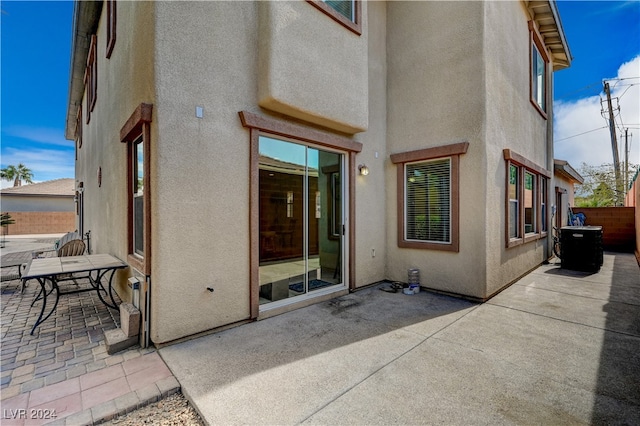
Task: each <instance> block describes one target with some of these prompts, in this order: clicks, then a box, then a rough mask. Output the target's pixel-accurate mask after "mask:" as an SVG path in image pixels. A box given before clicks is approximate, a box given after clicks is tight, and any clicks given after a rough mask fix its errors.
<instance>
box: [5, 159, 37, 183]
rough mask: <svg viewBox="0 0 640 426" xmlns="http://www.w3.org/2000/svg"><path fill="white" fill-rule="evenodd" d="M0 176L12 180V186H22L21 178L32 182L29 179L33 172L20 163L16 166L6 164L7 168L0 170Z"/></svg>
mask: <svg viewBox="0 0 640 426" xmlns="http://www.w3.org/2000/svg"><path fill="white" fill-rule="evenodd" d="M0 174H1V176H0V177H1V178H2V179H3V180H13V186H14V187H15V186H22V180H23V179H24V181H25V182H26V183H33V181H32V180H31V179H32V178H33V172H31V169H28V168H27V166H25V165H24V164H22V163H19V164H18V167H16V166H7V168H5V169H2V170H0Z"/></svg>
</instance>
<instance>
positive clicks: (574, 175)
mask: <svg viewBox="0 0 640 426" xmlns="http://www.w3.org/2000/svg"><path fill="white" fill-rule="evenodd" d="M553 173H554V174H555V175H558V176H561V177H563V178H564V179H566V180H568V181H569V182H571V183H579V184H581V183H583V182H584V178H583V177H582V176H580V173H578V172H576V170H575V169H574V168H573V167H571V164H569V162H567V161H565V160H556V159H554V160H553Z"/></svg>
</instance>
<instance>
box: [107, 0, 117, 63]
mask: <svg viewBox="0 0 640 426" xmlns="http://www.w3.org/2000/svg"><path fill="white" fill-rule="evenodd" d="M116 8H117V7H116V0H107V50H106V57H107V59H109V58H111V53H112V52H113V48H114V46H115V45H116V16H117V15H116Z"/></svg>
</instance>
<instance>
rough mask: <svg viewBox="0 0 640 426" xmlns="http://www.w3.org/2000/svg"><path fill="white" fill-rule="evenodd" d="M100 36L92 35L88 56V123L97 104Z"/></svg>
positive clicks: (85, 81)
mask: <svg viewBox="0 0 640 426" xmlns="http://www.w3.org/2000/svg"><path fill="white" fill-rule="evenodd" d="M97 44H98V38H97V36H96V35H95V34H93V35H92V36H91V44H89V55H88V56H87V68H86V70H85V73H84V87H85V93H86V97H87V99H86V100H87V123H88V122H89V121H90V120H91V112H92V111H93V107H94V106H95V105H96V97H97V92H98V64H97V58H96V45H97Z"/></svg>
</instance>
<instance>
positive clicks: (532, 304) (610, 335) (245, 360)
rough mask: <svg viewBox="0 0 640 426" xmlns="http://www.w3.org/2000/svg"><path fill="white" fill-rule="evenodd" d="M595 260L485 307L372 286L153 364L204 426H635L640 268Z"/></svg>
mask: <svg viewBox="0 0 640 426" xmlns="http://www.w3.org/2000/svg"><path fill="white" fill-rule="evenodd" d="M604 262H605V263H604V265H603V268H602V269H601V271H600V272H599V273H597V274H586V273H579V272H572V271H567V270H563V269H561V268H560V265H559V264H550V265H544V266H541V267H540V268H538V269H537V270H535V271H534V272H533V273H531V274H529V275H527V276H526V277H524V278H523V279H521V280H520V281H518V282H517V283H516V284H514V285H513V286H511V287H510V288H508V289H507V290H505V291H504V292H502V293H500V294H499V295H498V296H496V297H494V298H493V299H491V300H490V301H489V302H487V303H484V304H473V303H470V302H467V301H464V300H461V299H455V298H451V297H447V296H441V295H436V294H433V293H427V292H424V291H423V292H421V293H420V294H418V295H413V296H407V295H404V294H402V293H396V294H390V293H385V292H382V291H379V290H378V289H377V288H376V287H374V288H369V289H366V290H363V291H359V292H356V293H353V294H349V295H347V296H344V297H341V298H338V299H334V300H331V301H328V302H325V303H321V304H317V305H314V306H310V307H308V308H304V309H300V310H297V311H294V312H290V313H287V314H284V315H280V316H277V317H273V318H269V319H266V320H264V321H259V322H256V323H251V324H248V325H244V326H242V327H238V328H234V329H230V330H226V331H223V332H220V333H216V334H212V335H209V336H206V337H202V338H199V339H195V340H191V341H187V342H184V343H180V344H176V345H173V346H169V347H165V348H163V349H160V355H161V356H162V358H163V359H164V361H165V362H166V363H167V365H168V366H169V368H170V369H171V371H172V372H173V374H174V375H175V377H176V378H177V379H178V381H179V382H180V385H181V387H182V391H183V393H184V394H185V395H186V396H187V398H188V399H189V400H190V401H191V402H192V403H193V404H194V406H195V407H196V409H197V410H198V411H199V413H200V414H201V415H202V416H203V418H204V419H206V421H207V423H209V424H225V425H227V424H279V425H283V424H297V423H309V424H350V425H353V424H361V425H364V424H367V425H369V424H385V425H386V424H448V425H449V424H474V425H477V424H491V425H494V424H640V269H639V268H638V264H637V262H636V259H635V257H634V256H633V255H630V254H612V253H606V254H605V260H604ZM378 287H379V286H378Z"/></svg>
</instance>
